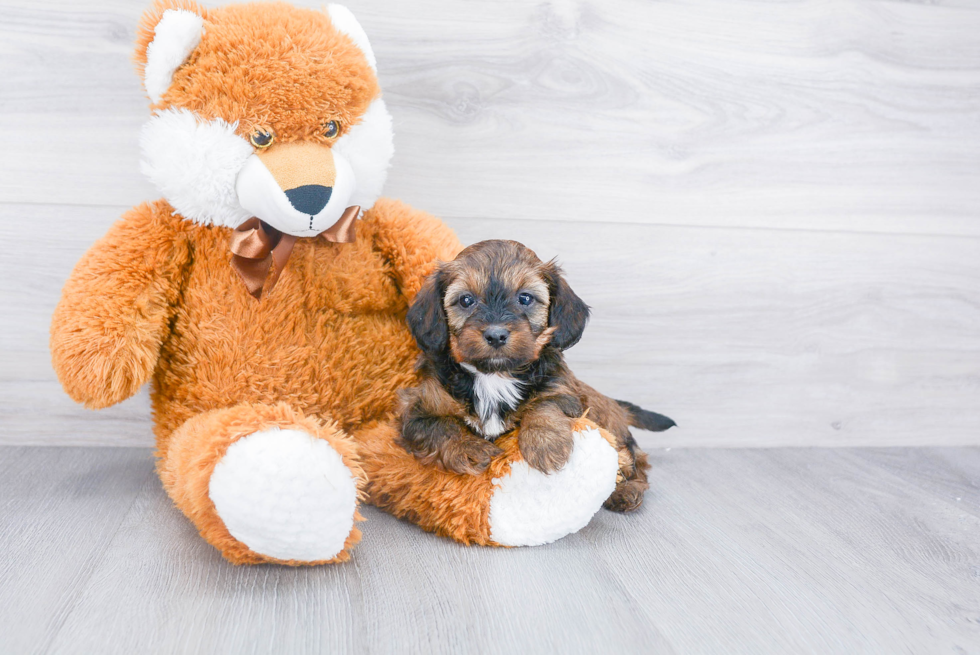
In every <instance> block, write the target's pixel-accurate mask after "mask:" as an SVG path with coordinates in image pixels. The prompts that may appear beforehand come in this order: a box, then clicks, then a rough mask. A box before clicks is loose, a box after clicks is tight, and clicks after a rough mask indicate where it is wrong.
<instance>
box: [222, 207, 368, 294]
mask: <svg viewBox="0 0 980 655" xmlns="http://www.w3.org/2000/svg"><path fill="white" fill-rule="evenodd" d="M360 211H361V208H360V207H358V206H357V205H354V206H352V207H348V208H347V209H345V210H344V213H343V215H342V216H341V217H340V218H339V219H338V220H337V222H336V223H334V224H333V225H331V226H330V227H329V228H327V229H326V230H324V231H323V232H321V233H320V234H318V235H317V236H319V237H323V238H324V239H326V240H327V241H333V242H334V243H354V220H355V219H356V218H357V215H358V214H359V213H360ZM297 238H298V237H294V236H293V235H291V234H284V233H282V232H280V231H279V230H277V229H276V228H274V227H272V226H271V225H269V224H268V223H263V222H262V221H260V220H259V219H257V218H250V219H248V220H247V221H245V222H244V223H242V224H241V225H239V226H238V227H237V228H235V231H234V232H232V233H231V241H230V242H229V247H230V248H231V266H232V268H234V269H235V272H237V273H238V275H239V276H240V277H241V278H242V281H243V282H244V283H245V287H246V288H247V289H248V292H249V293H250V294H252V297H253V298H255V299H256V300H260V299H261V298H262V288H263V286H264V285H265V280H266V277H268V276H269V269H270V268H271V269H272V276H271V278H270V279H269V288H268V291H272V288H273V287H274V286H276V282H278V281H279V276H280V275H281V274H282V271H283V269H284V268H286V262H287V261H289V255H290V254H291V253H292V252H293V245H294V244H295V243H296V239H297Z"/></svg>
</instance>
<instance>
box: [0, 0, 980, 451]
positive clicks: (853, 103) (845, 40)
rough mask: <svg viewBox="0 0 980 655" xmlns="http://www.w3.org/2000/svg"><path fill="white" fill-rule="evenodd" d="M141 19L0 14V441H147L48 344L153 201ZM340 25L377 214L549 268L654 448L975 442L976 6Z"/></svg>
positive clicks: (599, 377)
mask: <svg viewBox="0 0 980 655" xmlns="http://www.w3.org/2000/svg"><path fill="white" fill-rule="evenodd" d="M146 4H148V2H143V1H138V2H126V1H122V0H76V1H69V0H62V1H29V0H8V1H3V2H0V12H2V16H3V20H2V21H0V135H2V136H0V152H2V157H0V240H2V241H0V243H2V248H0V253H2V254H0V280H2V281H0V443H44V444H67V443H72V444H134V445H148V444H150V443H151V437H150V432H149V418H148V402H147V400H146V397H145V393H144V394H143V395H141V396H139V397H137V398H135V399H133V400H132V401H129V402H127V403H124V404H123V405H121V406H120V407H117V408H113V409H110V410H106V411H103V412H98V413H92V412H87V411H85V410H82V409H80V408H78V407H76V406H74V405H73V404H72V402H71V401H70V400H69V399H68V398H67V397H66V396H65V395H64V393H63V392H62V391H61V390H60V387H59V386H58V384H57V381H56V380H55V378H54V375H53V373H52V371H51V368H50V363H49V357H48V351H47V329H48V322H49V319H50V314H51V311H52V309H53V307H54V304H55V302H56V300H57V297H58V294H59V291H60V287H61V285H62V283H63V282H64V280H65V278H66V277H67V275H68V273H69V271H70V270H71V267H72V266H73V264H74V263H75V261H76V260H77V259H78V257H79V256H80V255H81V254H82V252H83V251H84V250H85V249H86V248H87V247H88V245H89V244H90V243H91V242H92V241H93V240H95V239H96V238H97V237H98V236H100V235H101V234H102V233H103V232H104V231H105V230H106V228H107V227H108V226H109V225H110V224H111V223H112V221H113V220H115V219H116V217H118V215H119V214H120V213H121V212H123V211H124V210H125V209H127V208H128V207H129V206H131V205H133V204H135V203H137V202H139V201H141V200H145V199H152V198H155V197H157V194H156V192H155V191H154V189H153V188H152V187H151V186H150V185H149V184H148V183H147V182H146V181H145V180H143V179H142V177H141V176H140V174H139V172H138V166H137V163H138V150H137V134H138V130H139V128H140V125H141V124H142V123H143V121H144V120H146V118H147V109H146V105H147V102H146V100H145V99H144V96H143V94H142V91H141V88H140V85H139V81H138V79H137V77H136V74H135V73H134V71H133V67H132V64H131V63H130V59H129V57H130V52H131V48H132V46H131V43H132V39H133V33H134V28H135V25H136V22H137V20H138V18H139V15H140V13H141V11H142V10H143V8H144V7H145V5H146ZM304 4H309V5H310V6H319V4H320V3H318V2H309V3H304ZM348 4H349V6H350V7H351V9H352V10H353V11H354V12H355V14H356V15H357V16H358V17H359V18H360V20H361V22H362V24H363V25H364V27H365V29H366V30H367V32H368V34H369V36H370V37H371V39H372V42H373V44H374V48H375V51H376V53H377V56H378V62H379V69H380V75H381V81H382V85H383V87H384V89H385V93H386V98H387V100H388V103H389V107H390V108H391V111H392V113H393V115H394V116H395V121H396V148H397V154H396V157H395V162H394V166H393V169H392V172H391V176H390V182H389V185H388V195H391V196H394V197H400V198H402V199H404V200H406V201H408V202H410V203H412V204H413V205H416V206H418V207H420V208H423V209H426V210H428V211H431V212H433V213H435V214H437V215H440V216H442V217H443V218H444V219H445V220H446V221H447V222H449V223H450V224H451V225H452V226H453V227H454V228H455V229H457V231H458V232H459V234H460V236H461V237H462V238H463V240H464V241H476V240H479V239H483V238H492V237H506V238H516V239H519V240H523V241H524V242H526V243H527V244H528V245H530V246H531V247H533V248H535V249H536V250H538V252H539V254H540V255H542V256H543V257H551V256H554V255H557V256H559V257H560V258H561V259H562V260H563V261H564V262H565V265H566V269H567V270H568V272H569V277H570V280H571V281H572V284H573V286H574V287H575V288H576V289H577V290H578V291H579V293H580V294H581V295H582V296H583V297H584V298H585V299H586V300H587V301H588V302H589V303H590V304H591V305H593V308H594V310H595V318H594V320H593V323H592V326H591V327H590V329H589V330H588V331H587V332H586V338H585V339H584V340H583V342H582V344H581V345H579V346H577V347H576V348H575V349H573V350H571V351H570V352H569V357H570V359H571V361H572V363H573V365H574V367H575V369H576V371H577V372H578V373H579V375H580V377H582V378H584V379H586V380H588V381H590V382H593V383H594V384H595V385H596V386H598V387H600V388H601V389H603V390H604V391H607V392H608V393H610V394H611V395H615V396H617V397H623V398H629V399H631V400H634V401H637V402H640V403H641V404H646V405H650V406H651V407H653V408H655V409H658V410H661V411H664V412H666V413H668V414H670V415H671V416H673V417H674V418H675V419H677V421H678V422H679V423H680V426H681V427H680V428H679V429H676V430H672V431H670V432H668V433H665V434H663V435H657V436H654V435H645V437H644V440H643V441H644V443H646V444H647V445H649V446H652V445H714V446H745V445H773V446H775V445H889V444H933V445H935V444H970V443H972V444H977V443H980V2H969V1H960V2H954V1H950V2H929V3H921V4H919V3H914V2H898V1H889V2H881V1H878V2H875V1H867V0H801V1H786V2H771V1H741V0H739V1H736V0H675V1H667V2H653V1H641V0H601V1H600V0H592V1H588V2H562V1H553V2H549V1H543V2H516V1H513V0H512V1H509V2H507V1H500V0H494V1H492V2H491V1H489V0H487V1H483V0H479V1H476V0H474V1H467V2H458V1H457V2H450V1H449V0H443V1H437V0H419V1H415V2H404V1H403V2H396V1H394V0H373V1H369V0H363V1H362V0H349V1H348Z"/></svg>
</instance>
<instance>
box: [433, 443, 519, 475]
mask: <svg viewBox="0 0 980 655" xmlns="http://www.w3.org/2000/svg"><path fill="white" fill-rule="evenodd" d="M503 452H504V451H503V450H501V449H500V448H499V447H498V446H496V445H494V444H493V443H491V442H489V441H487V440H486V439H480V438H478V437H471V436H469V435H466V436H460V437H454V438H452V439H447V440H446V441H445V442H443V443H442V445H441V446H440V447H439V452H438V455H437V457H436V461H437V462H438V463H439V464H440V465H442V467H443V468H444V469H446V470H447V471H452V472H453V473H459V474H461V475H462V474H469V475H477V474H479V473H483V472H484V471H486V470H487V467H488V466H490V460H492V459H493V458H494V457H496V456H497V455H500V454H501V453H503Z"/></svg>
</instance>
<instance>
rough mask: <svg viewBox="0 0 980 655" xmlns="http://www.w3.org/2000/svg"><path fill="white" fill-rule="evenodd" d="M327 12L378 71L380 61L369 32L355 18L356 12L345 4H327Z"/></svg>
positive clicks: (374, 69)
mask: <svg viewBox="0 0 980 655" xmlns="http://www.w3.org/2000/svg"><path fill="white" fill-rule="evenodd" d="M327 14H328V15H329V16H330V22H331V23H333V26H334V27H336V28H337V29H338V30H339V31H341V32H343V33H344V34H346V35H347V36H349V37H350V38H351V40H352V41H353V42H354V45H356V46H357V47H358V48H360V50H361V52H363V53H364V57H365V58H366V59H367V62H368V65H369V66H370V67H371V70H373V71H374V72H375V73H377V72H378V62H377V60H376V59H375V58H374V50H372V49H371V42H370V41H368V37H367V33H366V32H365V31H364V28H363V27H361V24H360V23H358V22H357V19H356V18H354V14H352V13H351V11H350V9H348V8H347V7H345V6H344V5H327Z"/></svg>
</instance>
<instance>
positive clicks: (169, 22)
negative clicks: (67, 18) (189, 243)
mask: <svg viewBox="0 0 980 655" xmlns="http://www.w3.org/2000/svg"><path fill="white" fill-rule="evenodd" d="M135 57H136V61H137V63H138V65H139V67H140V70H141V73H142V75H143V84H144V86H145V88H146V92H147V94H148V95H149V97H150V100H151V102H152V103H153V104H152V109H153V116H152V118H151V119H150V120H149V122H148V123H147V124H146V125H145V126H144V128H143V133H142V135H141V140H140V145H141V149H142V162H141V168H142V170H143V172H144V173H145V174H146V175H147V176H148V177H149V178H150V180H151V181H152V182H153V183H154V184H155V185H156V186H157V187H158V188H159V189H160V191H161V193H162V194H163V196H164V197H165V198H166V199H167V201H168V202H169V203H170V204H171V205H172V206H173V207H174V209H175V210H176V211H177V212H178V213H179V214H181V215H182V216H184V217H185V218H188V219H190V220H192V221H195V222H198V223H201V224H204V225H212V224H213V225H221V226H225V227H232V228H234V227H238V226H239V225H241V224H242V223H243V222H244V221H246V220H248V219H250V218H252V217H253V216H254V217H258V218H259V219H261V220H262V221H265V222H266V223H268V224H270V225H271V226H273V227H274V228H277V229H278V230H280V231H282V232H285V233H287V234H292V235H294V236H313V235H316V234H319V233H321V232H323V231H324V230H326V229H327V228H329V227H331V226H332V225H333V224H334V223H335V222H336V221H338V219H340V217H341V216H342V215H343V214H344V212H345V210H346V209H347V208H348V207H351V206H359V207H361V208H362V209H364V210H367V209H369V208H370V207H371V206H372V205H373V204H374V202H375V201H376V200H377V199H378V197H379V196H380V194H381V189H382V186H383V185H384V181H385V176H386V174H387V169H388V164H389V162H390V160H391V156H392V154H393V151H394V148H393V144H392V130H391V117H390V115H389V114H388V111H387V109H386V108H385V105H384V101H383V100H382V99H381V91H380V88H379V87H378V81H377V76H376V69H375V59H374V54H373V52H372V51H371V46H370V44H369V43H368V40H367V36H366V35H365V34H364V31H363V29H361V26H360V25H359V24H358V23H357V21H356V20H355V19H354V16H353V15H352V14H351V13H350V11H348V10H347V9H346V8H345V7H342V6H340V5H329V6H328V7H327V8H326V9H325V10H324V11H315V10H310V9H299V8H295V7H292V6H291V5H288V4H284V3H256V4H245V5H229V6H226V7H221V8H216V9H205V8H204V7H201V6H199V5H197V4H196V3H194V2H191V1H189V0H162V1H160V2H158V3H157V4H156V5H155V6H154V7H153V8H152V9H150V10H149V11H148V12H147V13H146V14H145V15H144V16H143V20H142V22H141V25H140V37H139V42H138V45H137V50H136V55H135Z"/></svg>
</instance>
